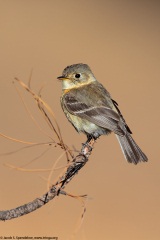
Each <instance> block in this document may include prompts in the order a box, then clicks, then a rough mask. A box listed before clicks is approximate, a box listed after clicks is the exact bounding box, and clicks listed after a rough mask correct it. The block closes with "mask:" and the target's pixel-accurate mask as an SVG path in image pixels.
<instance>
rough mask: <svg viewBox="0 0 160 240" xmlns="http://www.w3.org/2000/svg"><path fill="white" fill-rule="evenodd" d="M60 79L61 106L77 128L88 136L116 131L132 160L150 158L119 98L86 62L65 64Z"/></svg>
mask: <svg viewBox="0 0 160 240" xmlns="http://www.w3.org/2000/svg"><path fill="white" fill-rule="evenodd" d="M58 79H59V80H61V81H62V97H61V105H62V109H63V111H64V113H65V115H66V117H67V119H68V120H69V121H70V122H71V124H72V125H73V126H74V127H75V129H76V130H77V132H83V133H85V134H86V135H87V138H88V140H89V139H91V138H94V139H97V138H98V137H100V136H101V135H106V134H109V133H111V132H114V133H115V134H116V137H117V139H118V141H119V143H120V146H121V149H122V152H123V154H124V156H125V158H126V159H127V161H128V162H129V163H134V164H137V163H138V162H140V161H143V162H146V161H147V160H148V159H147V157H146V155H145V154H144V153H143V152H142V150H141V149H140V148H139V146H138V145H137V144H136V142H135V141H134V140H133V138H132V136H131V134H132V132H131V130H130V128H129V127H128V125H127V124H126V122H125V120H124V118H123V116H122V114H121V112H120V110H119V108H118V104H117V102H116V101H114V100H113V99H112V98H111V96H110V94H109V92H108V91H107V90H106V89H105V88H104V87H103V85H102V84H100V83H99V82H98V81H97V80H96V78H95V76H94V75H93V73H92V71H91V69H90V67H89V66H88V65H87V64H82V63H80V64H73V65H71V66H68V67H66V68H65V69H64V71H63V73H62V76H60V77H58Z"/></svg>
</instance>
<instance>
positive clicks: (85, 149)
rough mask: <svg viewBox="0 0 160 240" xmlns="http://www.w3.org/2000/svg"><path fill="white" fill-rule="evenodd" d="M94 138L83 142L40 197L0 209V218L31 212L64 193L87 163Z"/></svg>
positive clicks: (6, 218)
mask: <svg viewBox="0 0 160 240" xmlns="http://www.w3.org/2000/svg"><path fill="white" fill-rule="evenodd" d="M94 143H95V140H94V139H91V140H90V141H89V142H88V141H87V142H86V143H85V144H83V146H82V149H81V152H80V153H79V154H78V155H77V156H76V157H75V158H74V159H73V160H72V162H70V164H69V166H68V167H67V168H66V170H65V171H64V173H63V174H62V176H61V177H60V178H59V179H58V181H57V182H56V183H55V184H53V185H52V186H51V187H50V189H49V191H48V192H46V193H45V194H43V195H42V196H41V197H39V198H36V199H35V200H33V201H32V202H29V203H27V204H24V205H22V206H20V207H17V208H13V209H10V210H5V211H0V220H1V221H5V220H10V219H12V218H18V217H20V216H23V215H26V214H28V213H31V212H33V211H35V210H37V209H38V208H40V207H42V206H44V205H45V204H46V203H48V202H49V201H50V200H52V199H53V198H54V197H56V196H58V195H59V194H64V191H63V189H64V188H65V186H66V185H67V184H68V183H69V182H70V181H71V179H72V178H73V177H74V176H75V175H76V174H77V173H78V172H79V170H80V169H81V168H82V167H83V166H84V165H85V164H86V163H87V161H88V159H89V156H90V154H91V152H92V149H93V146H94Z"/></svg>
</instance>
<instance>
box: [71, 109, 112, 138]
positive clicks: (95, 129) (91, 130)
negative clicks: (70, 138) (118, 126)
mask: <svg viewBox="0 0 160 240" xmlns="http://www.w3.org/2000/svg"><path fill="white" fill-rule="evenodd" d="M67 118H68V120H69V121H70V122H71V123H72V125H73V126H74V127H75V128H76V130H77V131H78V132H83V133H85V134H90V135H93V136H94V135H95V136H96V135H97V137H99V136H100V135H105V134H108V133H109V132H110V131H109V130H108V129H105V128H102V127H99V126H97V125H96V124H94V123H92V122H89V121H88V120H86V119H83V118H80V117H78V116H75V115H72V114H69V115H68V116H67Z"/></svg>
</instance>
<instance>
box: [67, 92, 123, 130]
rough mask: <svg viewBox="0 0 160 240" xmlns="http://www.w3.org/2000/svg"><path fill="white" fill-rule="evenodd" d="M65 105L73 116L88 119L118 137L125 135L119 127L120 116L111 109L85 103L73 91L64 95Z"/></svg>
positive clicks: (83, 99)
mask: <svg viewBox="0 0 160 240" xmlns="http://www.w3.org/2000/svg"><path fill="white" fill-rule="evenodd" d="M81 98H82V97H81ZM63 104H64V105H65V107H66V109H67V110H68V111H69V112H70V113H71V114H73V115H76V116H78V117H80V118H83V119H86V120H88V121H90V122H92V123H94V124H96V125H98V126H100V127H102V128H106V129H109V130H110V131H113V132H114V133H116V134H118V135H124V132H123V130H122V129H121V128H120V126H119V121H120V116H119V114H118V113H117V112H116V111H114V110H112V109H111V108H110V107H108V106H107V107H106V106H95V105H94V106H93V105H91V104H89V103H88V102H87V103H85V98H82V100H81V101H80V99H77V97H76V95H75V94H73V92H72V91H70V92H68V93H67V94H65V95H64V97H63Z"/></svg>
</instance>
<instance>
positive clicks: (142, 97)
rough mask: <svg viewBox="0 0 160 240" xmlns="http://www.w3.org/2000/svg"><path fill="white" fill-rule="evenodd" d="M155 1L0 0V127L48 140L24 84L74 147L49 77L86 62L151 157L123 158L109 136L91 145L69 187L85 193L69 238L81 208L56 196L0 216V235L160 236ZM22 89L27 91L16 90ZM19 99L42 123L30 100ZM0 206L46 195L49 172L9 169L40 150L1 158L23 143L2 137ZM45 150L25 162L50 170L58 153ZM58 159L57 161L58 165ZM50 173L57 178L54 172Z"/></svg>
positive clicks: (147, 239) (63, 239) (159, 48)
mask: <svg viewBox="0 0 160 240" xmlns="http://www.w3.org/2000/svg"><path fill="white" fill-rule="evenodd" d="M159 13H160V3H159V1H154V0H153V1H125V0H124V1H123V0H122V1H118V0H117V1H116V0H112V1H111V0H110V1H109V0H105V1H103V0H99V1H95V0H94V1H92V0H87V1H86V0H81V1H72V0H68V1H56V0H37V1H36V0H14V1H12V0H0V58H1V62H0V109H1V125H0V132H2V133H4V134H6V135H9V136H11V137H14V138H18V139H22V140H25V141H32V142H47V141H49V139H48V138H47V137H46V136H44V135H43V134H42V133H41V132H40V131H39V129H38V128H36V127H35V125H34V123H33V121H32V120H31V118H30V117H29V116H28V114H27V113H26V111H25V108H24V106H23V104H22V101H21V100H20V98H19V96H18V94H17V92H16V90H15V88H14V85H13V84H12V81H13V80H14V77H18V78H20V79H21V80H23V81H24V82H25V83H27V81H28V79H29V75H30V72H31V69H33V74H32V88H33V89H34V90H35V91H37V92H38V90H39V88H40V87H41V86H42V85H43V84H44V83H46V85H45V87H44V89H43V92H42V96H43V99H44V100H45V101H47V103H48V104H49V105H50V106H51V107H52V109H53V110H54V112H55V114H56V118H57V120H58V122H59V124H60V126H61V131H62V134H63V137H64V140H65V142H66V143H67V144H68V145H69V146H70V147H72V145H73V144H74V146H75V147H76V148H77V149H80V147H81V143H82V142H84V141H85V136H83V135H78V134H77V133H76V132H75V130H74V129H73V127H72V126H71V125H70V124H69V123H68V121H67V120H66V118H65V116H64V115H63V112H62V110H61V107H60V103H59V98H60V95H61V85H60V83H59V82H58V80H56V77H57V76H59V75H61V72H62V70H63V69H64V68H65V67H66V66H67V65H70V64H73V63H80V62H82V63H87V64H88V65H89V66H90V67H91V69H92V70H93V72H94V74H95V76H96V77H97V79H98V80H99V81H100V82H101V83H103V85H104V86H105V87H106V88H107V89H108V90H109V91H110V93H111V95H112V97H113V99H115V100H116V101H117V102H118V103H119V106H120V109H121V111H122V113H123V115H124V117H125V119H126V121H127V123H128V125H129V127H130V128H131V130H132V131H133V136H134V138H135V140H136V141H137V143H138V144H139V145H140V146H141V148H142V149H143V151H144V152H145V153H146V154H147V156H148V158H149V162H148V163H145V164H144V163H142V164H139V165H137V166H134V165H130V164H128V163H127V162H126V161H125V159H124V157H123V155H122V153H121V150H120V147H119V145H118V142H117V140H116V138H115V136H114V135H110V136H109V137H101V139H100V140H98V141H97V144H96V146H95V148H94V151H93V153H92V155H91V157H90V161H89V162H88V164H87V165H86V166H85V167H84V168H83V170H82V171H81V172H80V173H79V174H78V175H77V176H76V177H75V179H74V180H73V181H72V182H71V183H70V184H69V185H68V186H67V188H66V191H68V192H70V193H73V194H77V195H80V194H88V197H89V199H88V201H87V212H86V214H85V218H84V222H83V224H82V226H81V228H80V229H79V230H78V232H77V233H76V234H75V235H74V230H75V229H76V226H77V223H78V221H79V218H80V215H81V212H82V207H81V203H80V202H79V201H76V200H75V199H73V198H70V197H65V196H60V197H58V198H57V199H56V200H54V201H52V202H50V203H49V204H47V205H46V206H44V207H43V208H41V209H39V210H37V211H36V212H33V213H31V214H29V215H26V216H23V217H21V218H19V219H13V220H11V221H6V222H0V236H19V237H22V236H29V237H34V236H36V237H43V236H49V237H56V236H57V237H59V238H58V239H59V240H67V239H77V240H91V239H92V240H96V239H101V240H105V239H109V240H128V239H129V240H159V239H160V151H159V149H160V147H159V134H160V130H159V129H160V110H159V90H160V77H159V76H160V14H159ZM22 92H24V91H22ZM24 95H25V102H26V103H27V104H28V105H29V107H30V109H31V110H32V112H33V113H34V116H35V118H36V119H37V121H38V122H40V124H42V126H43V128H44V130H45V131H47V132H48V133H49V134H52V132H51V131H49V129H48V126H47V125H45V123H44V122H43V121H42V120H41V118H42V117H41V115H40V114H39V113H38V111H37V109H36V106H35V103H34V101H33V99H32V98H31V97H30V96H29V95H28V94H26V93H25V92H24ZM0 146H1V148H0V153H1V154H2V155H1V156H0V176H1V181H0V209H1V210H4V209H10V208H14V207H17V206H19V205H22V204H24V203H27V202H29V201H32V200H33V199H35V198H36V197H38V196H40V195H41V194H43V193H44V192H45V191H46V181H45V180H44V179H42V177H43V178H47V177H48V175H49V173H40V172H38V173H37V172H36V173H28V172H20V171H16V170H13V169H12V170H11V169H9V168H7V167H6V166H4V164H5V163H9V164H12V165H14V166H23V165H25V164H27V163H29V162H30V161H31V160H33V159H35V158H36V157H38V156H41V155H43V153H44V151H46V150H47V149H48V148H47V147H46V146H40V147H33V148H28V149H24V150H22V151H18V152H16V153H14V154H11V155H7V156H5V155H3V154H4V153H9V152H11V151H15V150H18V149H19V148H21V147H23V146H25V145H23V144H20V143H14V142H12V141H9V140H6V139H4V138H0ZM61 153H62V152H61V150H60V149H58V148H57V149H55V148H50V150H49V151H47V152H46V154H45V155H43V156H41V157H39V158H38V159H37V160H35V161H34V162H32V163H31V164H30V165H28V166H26V168H29V169H36V168H51V167H52V165H53V163H54V162H55V160H56V159H57V158H58V156H60V154H61ZM63 164H65V160H61V161H60V163H59V165H63ZM53 179H54V176H53Z"/></svg>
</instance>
